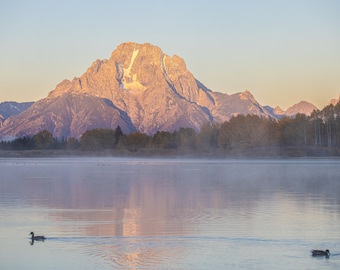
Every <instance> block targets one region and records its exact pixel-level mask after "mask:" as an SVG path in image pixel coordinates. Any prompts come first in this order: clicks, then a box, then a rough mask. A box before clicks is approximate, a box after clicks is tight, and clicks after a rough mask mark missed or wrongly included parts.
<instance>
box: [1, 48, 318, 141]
mask: <svg viewBox="0 0 340 270" xmlns="http://www.w3.org/2000/svg"><path fill="white" fill-rule="evenodd" d="M315 109H317V108H316V107H315V106H314V105H313V104H311V103H308V102H305V101H302V102H300V103H298V104H296V105H293V106H292V107H290V108H289V109H288V110H286V111H283V110H281V109H280V108H279V107H276V108H272V107H269V106H261V105H260V104H259V103H258V102H257V101H256V99H255V98H254V97H253V95H252V94H251V93H250V92H249V91H244V92H242V93H237V94H233V95H228V94H225V93H219V92H214V91H212V90H210V89H208V88H207V87H206V86H204V85H203V84H202V83H201V82H199V81H198V80H197V79H195V77H194V76H193V74H192V73H191V72H190V71H188V70H187V68H186V64H185V62H184V60H183V59H182V58H180V57H179V56H177V55H174V56H172V57H170V56H168V55H166V54H164V53H163V52H162V50H161V49H160V48H159V47H156V46H153V45H151V44H137V43H131V42H129V43H123V44H121V45H119V46H118V47H117V49H116V50H115V51H114V52H113V53H112V55H111V57H110V59H108V60H106V59H105V60H96V61H95V62H94V63H93V64H92V65H91V66H90V67H89V68H88V69H87V71H86V72H85V73H84V74H83V75H81V76H80V77H79V78H74V79H73V80H72V81H69V80H64V81H62V82H61V83H59V84H58V85H57V86H56V88H55V89H54V90H53V91H51V92H50V93H49V94H48V96H47V97H46V98H44V99H41V100H39V101H37V102H34V103H33V102H25V103H17V102H3V103H0V138H1V139H8V138H15V137H21V136H25V135H33V134H36V133H38V132H39V131H41V130H44V129H46V130H48V131H50V132H51V133H52V134H53V136H54V137H65V138H68V137H76V138H78V137H79V136H81V135H82V134H83V133H84V132H85V131H86V130H89V129H93V128H113V129H115V128H116V127H117V126H118V125H119V126H120V127H121V129H122V131H123V132H124V133H129V132H134V131H137V130H138V131H141V132H145V133H147V134H153V133H155V132H157V131H173V130H176V129H179V128H180V127H191V128H194V129H196V130H199V129H200V127H201V126H202V124H204V123H206V122H211V123H212V122H224V121H227V120H229V119H230V118H231V117H232V116H236V115H238V114H244V115H246V114H253V115H258V116H262V117H273V118H276V119H279V118H281V117H282V116H293V115H295V114H297V113H304V114H307V115H309V114H311V112H312V111H313V110H315Z"/></svg>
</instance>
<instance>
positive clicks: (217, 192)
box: [0, 158, 340, 269]
mask: <svg viewBox="0 0 340 270" xmlns="http://www.w3.org/2000/svg"><path fill="white" fill-rule="evenodd" d="M339 165H340V160H336V159H329V160H328V159H311V160H300V159H296V160H243V161H242V160H185V159H119V158H60V159H59V158H51V159H0V171H1V178H0V242H1V245H0V247H1V248H0V249H1V250H0V269H23V268H24V269H122V268H129V269H140V268H142V269H145V268H147V269H159V268H166V269H168V268H171V269H178V268H179V269H197V268H199V269H320V268H323V267H326V268H327V269H339V267H340V243H339V232H340V170H339ZM31 231H34V232H35V233H36V234H38V235H41V234H43V235H45V236H46V237H47V239H46V241H45V242H37V241H35V242H34V243H33V245H31V243H30V239H29V236H28V234H29V233H30V232H31ZM314 248H315V249H327V248H328V249H330V251H331V254H332V255H331V257H330V258H329V259H326V258H313V257H311V256H310V250H311V249H314Z"/></svg>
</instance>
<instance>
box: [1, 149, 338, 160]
mask: <svg viewBox="0 0 340 270" xmlns="http://www.w3.org/2000/svg"><path fill="white" fill-rule="evenodd" d="M44 157H45V158H46V157H50V158H54V157H55V158H62V157H74V158H76V157H128V158H205V159H294V158H331V159H337V158H339V159H340V149H333V148H331V149H330V148H249V149H242V150H241V149H231V150H220V149H217V150H215V151H206V152H202V151H200V152H198V151H195V150H165V151H164V150H163V151H160V150H159V149H139V150H138V151H136V152H130V151H128V150H115V149H106V150H102V151H84V150H79V149H76V150H66V149H44V150H0V158H44Z"/></svg>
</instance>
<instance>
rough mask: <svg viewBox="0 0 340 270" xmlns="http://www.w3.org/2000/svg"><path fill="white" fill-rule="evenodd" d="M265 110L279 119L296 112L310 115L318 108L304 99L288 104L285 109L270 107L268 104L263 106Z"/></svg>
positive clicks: (292, 115) (293, 114) (291, 115)
mask: <svg viewBox="0 0 340 270" xmlns="http://www.w3.org/2000/svg"><path fill="white" fill-rule="evenodd" d="M265 108H266V110H267V111H268V112H270V114H271V115H272V116H273V117H275V118H277V119H280V118H282V117H284V116H287V117H294V116H295V115H297V114H298V113H301V114H305V115H307V116H309V115H311V114H312V112H313V111H314V110H317V109H318V108H317V107H316V106H315V105H313V104H312V103H309V102H306V101H300V102H299V103H297V104H294V105H293V106H290V107H289V108H288V109H287V110H285V111H284V110H282V109H281V108H280V107H278V106H277V107H275V108H272V107H270V106H265Z"/></svg>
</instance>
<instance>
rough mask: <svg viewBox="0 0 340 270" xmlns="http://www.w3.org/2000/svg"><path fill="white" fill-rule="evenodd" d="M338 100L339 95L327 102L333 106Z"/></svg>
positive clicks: (339, 99)
mask: <svg viewBox="0 0 340 270" xmlns="http://www.w3.org/2000/svg"><path fill="white" fill-rule="evenodd" d="M339 102H340V95H339V97H338V98H334V99H331V101H330V102H329V104H332V105H333V106H335V105H336V104H338V103H339Z"/></svg>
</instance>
